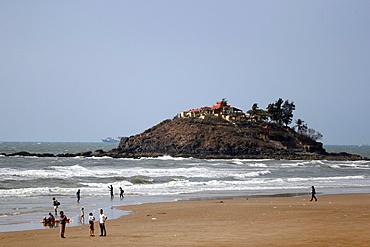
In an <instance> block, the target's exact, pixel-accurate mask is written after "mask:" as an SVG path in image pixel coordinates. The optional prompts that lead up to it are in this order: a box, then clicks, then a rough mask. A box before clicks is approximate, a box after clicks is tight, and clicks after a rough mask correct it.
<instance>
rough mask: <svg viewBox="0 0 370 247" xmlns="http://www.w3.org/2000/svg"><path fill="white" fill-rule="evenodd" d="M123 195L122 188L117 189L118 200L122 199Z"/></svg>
mask: <svg viewBox="0 0 370 247" xmlns="http://www.w3.org/2000/svg"><path fill="white" fill-rule="evenodd" d="M123 193H125V191H124V190H123V189H122V187H119V198H121V199H123V198H124V196H123Z"/></svg>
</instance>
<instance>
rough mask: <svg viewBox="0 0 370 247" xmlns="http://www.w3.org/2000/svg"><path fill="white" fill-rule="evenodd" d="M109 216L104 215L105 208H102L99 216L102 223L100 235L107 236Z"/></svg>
mask: <svg viewBox="0 0 370 247" xmlns="http://www.w3.org/2000/svg"><path fill="white" fill-rule="evenodd" d="M107 218H108V217H107V216H105V215H104V213H103V209H100V216H99V224H100V237H101V236H104V237H105V236H107V232H106V230H105V221H106V220H107Z"/></svg>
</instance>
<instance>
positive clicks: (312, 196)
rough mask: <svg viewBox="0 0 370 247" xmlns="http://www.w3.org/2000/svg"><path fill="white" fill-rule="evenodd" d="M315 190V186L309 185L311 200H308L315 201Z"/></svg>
mask: <svg viewBox="0 0 370 247" xmlns="http://www.w3.org/2000/svg"><path fill="white" fill-rule="evenodd" d="M315 195H316V190H315V187H313V186H311V200H310V202H311V201H312V200H313V199H315V201H317V198H316V196H315Z"/></svg>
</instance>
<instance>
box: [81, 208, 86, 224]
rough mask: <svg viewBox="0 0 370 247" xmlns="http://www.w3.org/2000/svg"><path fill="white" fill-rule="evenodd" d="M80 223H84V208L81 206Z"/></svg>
mask: <svg viewBox="0 0 370 247" xmlns="http://www.w3.org/2000/svg"><path fill="white" fill-rule="evenodd" d="M80 223H81V224H82V225H83V224H84V223H85V209H84V208H81V216H80Z"/></svg>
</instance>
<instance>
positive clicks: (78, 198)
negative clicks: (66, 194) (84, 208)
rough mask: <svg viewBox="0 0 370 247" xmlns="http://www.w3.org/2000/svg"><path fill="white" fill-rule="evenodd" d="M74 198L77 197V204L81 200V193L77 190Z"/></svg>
mask: <svg viewBox="0 0 370 247" xmlns="http://www.w3.org/2000/svg"><path fill="white" fill-rule="evenodd" d="M76 196H77V203H79V202H80V199H81V191H80V190H77V193H76Z"/></svg>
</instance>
